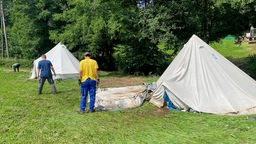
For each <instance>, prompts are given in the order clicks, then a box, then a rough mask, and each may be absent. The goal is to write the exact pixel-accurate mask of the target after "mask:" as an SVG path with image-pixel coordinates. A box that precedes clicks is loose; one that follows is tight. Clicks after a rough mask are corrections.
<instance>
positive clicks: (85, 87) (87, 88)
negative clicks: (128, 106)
mask: <svg viewBox="0 0 256 144" xmlns="http://www.w3.org/2000/svg"><path fill="white" fill-rule="evenodd" d="M88 92H89V94H90V108H89V111H94V104H95V95H96V81H95V80H92V79H90V78H88V79H87V80H86V81H84V82H82V84H81V95H82V96H81V102H80V110H81V111H84V110H85V108H86V98H87V95H88Z"/></svg>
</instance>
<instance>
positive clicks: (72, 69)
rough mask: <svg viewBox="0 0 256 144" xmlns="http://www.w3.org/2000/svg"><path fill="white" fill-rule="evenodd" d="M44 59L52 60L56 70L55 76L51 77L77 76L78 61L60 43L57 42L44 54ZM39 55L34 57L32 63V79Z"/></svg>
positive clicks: (34, 75)
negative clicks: (36, 57)
mask: <svg viewBox="0 0 256 144" xmlns="http://www.w3.org/2000/svg"><path fill="white" fill-rule="evenodd" d="M45 55H46V59H48V60H50V61H51V62H52V65H53V67H54V69H55V72H56V77H55V76H53V79H67V78H74V77H78V72H79V61H78V60H77V59H76V58H75V57H74V56H73V55H72V53H71V52H70V51H69V50H68V49H67V48H66V46H65V45H64V44H62V43H58V44H57V45H56V46H55V47H54V48H52V49H51V50H50V51H49V52H47V53H46V54H45ZM40 60H41V57H39V58H38V59H36V60H35V61H34V63H33V69H32V75H31V77H30V79H34V78H35V77H36V75H37V65H38V62H39V61H40Z"/></svg>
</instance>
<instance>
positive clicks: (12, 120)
mask: <svg viewBox="0 0 256 144" xmlns="http://www.w3.org/2000/svg"><path fill="white" fill-rule="evenodd" d="M211 46H213V47H214V48H215V49H216V50H217V51H219V52H220V53H222V54H223V55H224V56H226V57H230V56H232V57H235V58H243V57H246V56H248V55H249V54H251V53H254V48H253V46H252V45H248V44H246V43H243V44H242V45H241V46H237V45H234V44H233V41H222V42H221V43H213V44H211ZM29 76H30V70H29V69H22V70H21V72H16V73H15V72H12V71H11V69H10V68H7V67H0V117H1V121H0V144H16V143H18V144H24V143H26V144H27V143H35V144H43V143H51V144H52V143H56V144H61V143H65V144H77V143H82V144H84V143H86V144H87V143H88V144H90V143H91V144H119V143H120V144H144V143H145V144H158V143H159V144H166V143H171V144H187V143H190V144H216V143H218V144H254V143H255V142H256V137H255V134H256V120H254V119H250V118H249V119H248V117H254V116H255V117H256V115H250V116H247V115H243V116H220V115H213V114H200V113H188V112H179V111H169V110H166V109H158V108H156V107H155V106H153V105H152V104H150V103H148V102H147V101H146V102H145V103H144V104H143V105H142V106H141V107H140V108H137V109H133V110H125V111H102V112H99V111H97V112H95V113H85V114H83V115H80V114H77V113H76V111H77V110H79V102H80V94H79V87H78V84H77V80H76V79H69V80H62V81H56V82H55V84H56V87H57V90H58V94H56V95H54V94H51V89H50V86H49V84H48V83H47V82H46V83H45V86H44V90H43V94H42V95H37V86H38V82H37V81H36V80H28V78H29ZM157 79H158V77H153V76H148V77H142V76H127V75H122V74H120V73H117V72H101V84H100V87H116V86H127V85H137V84H141V83H143V82H153V81H156V80H157Z"/></svg>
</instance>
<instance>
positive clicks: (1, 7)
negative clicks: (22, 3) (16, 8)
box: [0, 1, 9, 58]
mask: <svg viewBox="0 0 256 144" xmlns="http://www.w3.org/2000/svg"><path fill="white" fill-rule="evenodd" d="M0 10H1V22H2V23H1V24H2V31H3V35H4V41H5V48H6V56H7V58H9V49H8V42H7V36H6V30H5V20H4V10H3V2H2V1H0Z"/></svg>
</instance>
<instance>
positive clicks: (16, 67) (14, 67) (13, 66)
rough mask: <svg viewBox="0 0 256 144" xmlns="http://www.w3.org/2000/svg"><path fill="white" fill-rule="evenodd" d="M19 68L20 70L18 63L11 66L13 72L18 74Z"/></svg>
mask: <svg viewBox="0 0 256 144" xmlns="http://www.w3.org/2000/svg"><path fill="white" fill-rule="evenodd" d="M19 68H20V64H19V63H15V64H13V65H12V69H13V71H14V72H16V71H17V72H19Z"/></svg>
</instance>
